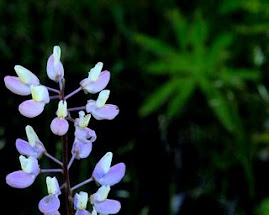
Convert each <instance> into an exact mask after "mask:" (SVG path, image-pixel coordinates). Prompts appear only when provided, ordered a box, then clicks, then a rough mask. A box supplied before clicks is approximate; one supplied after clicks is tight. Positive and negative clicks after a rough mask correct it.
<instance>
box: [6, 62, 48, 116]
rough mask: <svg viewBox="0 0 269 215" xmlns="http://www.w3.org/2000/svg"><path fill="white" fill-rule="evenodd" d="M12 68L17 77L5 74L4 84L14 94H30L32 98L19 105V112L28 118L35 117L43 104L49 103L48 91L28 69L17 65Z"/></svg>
mask: <svg viewBox="0 0 269 215" xmlns="http://www.w3.org/2000/svg"><path fill="white" fill-rule="evenodd" d="M14 69H15V71H16V73H17V75H18V77H16V76H6V77H5V78H4V82H5V85H6V87H7V88H8V89H9V90H10V91H11V92H13V93H15V94H18V95H22V96H26V95H31V94H32V99H30V100H26V101H24V102H22V103H21V104H20V105H19V112H20V113H21V114H22V115H23V116H26V117H29V118H33V117H36V116H38V115H39V114H41V113H42V111H43V110H44V106H45V104H47V103H49V101H50V98H49V92H48V90H47V88H46V87H45V86H42V85H40V82H39V79H38V78H37V76H36V75H35V74H33V73H32V72H31V71H29V70H28V69H26V68H24V67H22V66H19V65H16V66H15V67H14Z"/></svg>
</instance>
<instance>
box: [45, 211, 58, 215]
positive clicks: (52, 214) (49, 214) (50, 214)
mask: <svg viewBox="0 0 269 215" xmlns="http://www.w3.org/2000/svg"><path fill="white" fill-rule="evenodd" d="M44 215H61V214H60V212H59V211H54V212H52V213H45V214H44Z"/></svg>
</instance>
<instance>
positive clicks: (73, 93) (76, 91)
mask: <svg viewBox="0 0 269 215" xmlns="http://www.w3.org/2000/svg"><path fill="white" fill-rule="evenodd" d="M80 90H82V88H81V87H79V88H77V89H76V90H74V91H73V92H71V93H69V94H68V95H67V96H65V97H64V99H65V100H67V99H68V98H70V97H71V96H73V95H75V94H77V93H78V92H79V91H80Z"/></svg>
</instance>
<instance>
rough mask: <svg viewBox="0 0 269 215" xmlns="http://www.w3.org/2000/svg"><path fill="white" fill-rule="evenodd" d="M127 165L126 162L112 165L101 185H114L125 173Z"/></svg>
mask: <svg viewBox="0 0 269 215" xmlns="http://www.w3.org/2000/svg"><path fill="white" fill-rule="evenodd" d="M125 169H126V166H125V164H124V163H118V164H116V165H114V166H112V167H111V168H110V169H109V171H108V172H107V174H106V175H105V176H104V177H103V178H102V179H101V180H100V181H99V182H100V184H101V185H110V186H113V185H114V184H117V183H119V182H120V180H121V179H122V178H123V176H124V175H125Z"/></svg>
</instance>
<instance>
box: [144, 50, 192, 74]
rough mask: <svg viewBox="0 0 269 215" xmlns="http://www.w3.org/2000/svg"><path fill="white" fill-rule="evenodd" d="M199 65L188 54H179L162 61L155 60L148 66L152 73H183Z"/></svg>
mask: <svg viewBox="0 0 269 215" xmlns="http://www.w3.org/2000/svg"><path fill="white" fill-rule="evenodd" d="M196 67H197V65H196V64H194V63H193V60H192V59H191V58H190V56H189V55H187V54H177V55H174V56H172V57H170V58H167V59H163V60H161V61H155V62H152V63H150V64H149V65H148V66H147V70H148V71H149V72H151V73H152V74H156V75H159V74H162V75H164V74H165V75H167V74H183V73H186V72H189V71H192V70H194V69H196Z"/></svg>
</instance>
